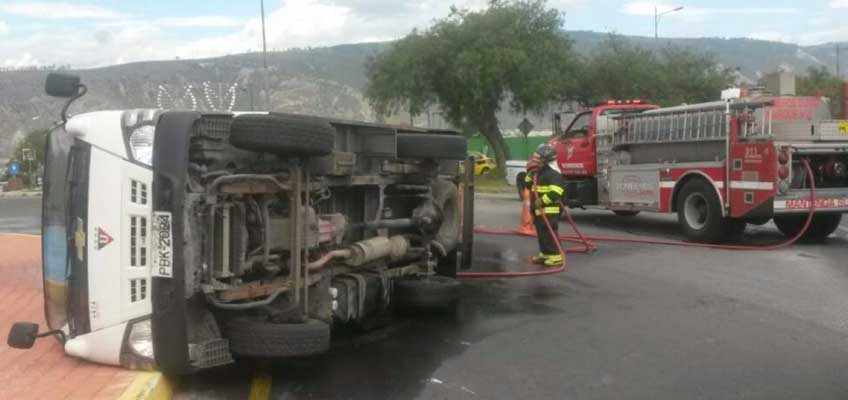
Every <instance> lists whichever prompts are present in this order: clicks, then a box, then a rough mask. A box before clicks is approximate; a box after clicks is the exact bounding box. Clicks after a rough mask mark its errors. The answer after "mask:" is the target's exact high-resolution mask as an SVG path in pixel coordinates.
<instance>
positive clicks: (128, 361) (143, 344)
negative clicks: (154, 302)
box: [121, 318, 155, 370]
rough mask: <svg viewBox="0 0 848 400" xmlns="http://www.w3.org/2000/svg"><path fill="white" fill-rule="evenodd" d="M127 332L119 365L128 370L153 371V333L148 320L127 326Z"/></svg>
mask: <svg viewBox="0 0 848 400" xmlns="http://www.w3.org/2000/svg"><path fill="white" fill-rule="evenodd" d="M127 331H128V332H127V334H126V336H125V339H124V345H123V350H121V365H123V366H125V367H127V368H130V369H145V370H149V369H153V368H154V366H155V365H154V359H153V331H152V329H151V327H150V319H149V318H148V319H143V320H140V321H136V322H133V323H130V324H128V325H127Z"/></svg>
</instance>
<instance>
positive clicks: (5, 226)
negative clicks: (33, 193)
mask: <svg viewBox="0 0 848 400" xmlns="http://www.w3.org/2000/svg"><path fill="white" fill-rule="evenodd" d="M0 232H12V233H29V234H41V197H12V198H3V197H0Z"/></svg>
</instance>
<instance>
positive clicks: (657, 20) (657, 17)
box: [654, 6, 683, 41]
mask: <svg viewBox="0 0 848 400" xmlns="http://www.w3.org/2000/svg"><path fill="white" fill-rule="evenodd" d="M682 9H683V6H678V7H675V8H672V9H671V10H668V11H663V12H657V11H658V10H657V6H654V40H655V41H656V40H658V39H659V38H660V34H659V25H660V17H662V16H663V15H666V14H669V13H673V12H675V11H680V10H682Z"/></svg>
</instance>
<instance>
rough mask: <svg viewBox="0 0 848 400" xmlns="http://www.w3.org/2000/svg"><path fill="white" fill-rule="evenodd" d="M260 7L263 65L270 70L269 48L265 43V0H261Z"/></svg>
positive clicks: (266, 69)
mask: <svg viewBox="0 0 848 400" xmlns="http://www.w3.org/2000/svg"><path fill="white" fill-rule="evenodd" d="M259 8H260V12H261V13H262V66H263V67H265V71H266V72H267V71H268V48H267V46H266V45H265V0H259Z"/></svg>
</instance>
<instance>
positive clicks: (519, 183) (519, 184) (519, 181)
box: [515, 172, 527, 201]
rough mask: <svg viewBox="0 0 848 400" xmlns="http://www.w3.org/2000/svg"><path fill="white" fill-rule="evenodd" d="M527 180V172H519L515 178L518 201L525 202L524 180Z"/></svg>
mask: <svg viewBox="0 0 848 400" xmlns="http://www.w3.org/2000/svg"><path fill="white" fill-rule="evenodd" d="M525 178H527V173H526V172H519V173H518V175H516V176H515V190H517V191H518V200H521V201H524V179H525Z"/></svg>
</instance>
